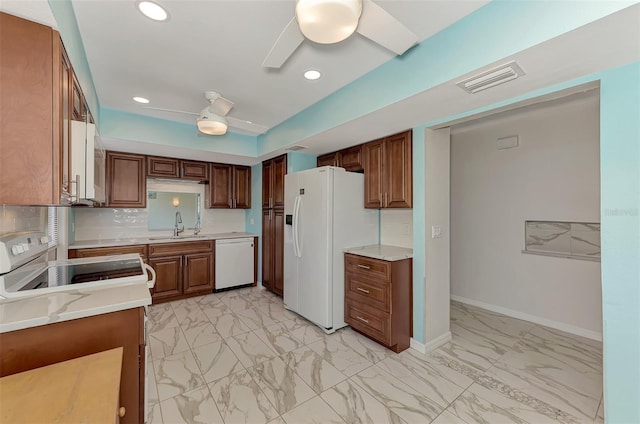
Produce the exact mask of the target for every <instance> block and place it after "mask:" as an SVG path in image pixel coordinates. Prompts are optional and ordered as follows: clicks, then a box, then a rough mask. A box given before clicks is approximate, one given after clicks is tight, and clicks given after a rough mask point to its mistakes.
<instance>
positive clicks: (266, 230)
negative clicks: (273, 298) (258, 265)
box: [262, 209, 274, 290]
mask: <svg viewBox="0 0 640 424" xmlns="http://www.w3.org/2000/svg"><path fill="white" fill-rule="evenodd" d="M272 218H273V209H263V210H262V285H263V286H264V287H265V288H266V289H269V290H272V287H273V283H272V280H273V256H274V252H273V230H272V227H273V225H272V222H273V220H272Z"/></svg>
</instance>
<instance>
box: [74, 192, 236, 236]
mask: <svg viewBox="0 0 640 424" xmlns="http://www.w3.org/2000/svg"><path fill="white" fill-rule="evenodd" d="M204 187H205V186H204V185H202V184H196V183H191V182H183V183H181V182H175V183H173V182H172V183H168V182H158V181H155V180H147V189H148V190H152V191H153V190H156V191H174V192H184V191H188V192H199V193H200V194H201V196H200V198H201V199H202V201H203V202H204ZM74 215H75V220H74V227H75V229H74V233H75V238H74V239H75V241H82V240H111V239H118V240H126V239H131V238H138V237H140V238H142V237H149V236H151V237H153V236H163V235H170V234H171V233H172V231H171V230H156V231H149V229H148V212H147V209H143V208H140V209H137V208H108V209H107V208H75V209H74ZM245 215H246V213H245V210H244V209H230V210H227V209H206V208H202V214H201V223H202V232H201V233H202V234H212V233H226V232H231V231H245V227H246V224H245ZM190 231H191V230H186V231H185V232H186V233H189V232H190Z"/></svg>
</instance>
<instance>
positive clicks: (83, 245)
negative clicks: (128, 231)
mask: <svg viewBox="0 0 640 424" xmlns="http://www.w3.org/2000/svg"><path fill="white" fill-rule="evenodd" d="M257 236H258V235H257V234H252V233H245V232H230V233H215V234H199V235H198V236H190V235H188V234H187V235H181V236H180V237H177V238H173V237H171V236H154V237H138V238H122V239H100V240H79V241H76V242H74V243H73V244H71V245H70V246H69V249H91V248H94V247H112V246H133V245H136V244H155V243H176V242H181V241H182V242H188V241H198V240H222V239H232V238H242V237H257Z"/></svg>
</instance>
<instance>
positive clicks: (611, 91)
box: [600, 62, 640, 423]
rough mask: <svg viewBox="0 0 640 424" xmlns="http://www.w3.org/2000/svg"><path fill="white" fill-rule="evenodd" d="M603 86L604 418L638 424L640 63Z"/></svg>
mask: <svg viewBox="0 0 640 424" xmlns="http://www.w3.org/2000/svg"><path fill="white" fill-rule="evenodd" d="M600 81H601V86H600V181H601V200H600V201H601V208H602V209H601V220H602V227H601V238H602V303H603V307H602V309H603V310H602V316H603V320H604V322H603V328H604V387H605V393H604V395H605V400H606V406H605V414H606V416H605V418H606V422H610V423H640V402H639V401H640V217H639V212H638V211H639V210H640V62H637V63H635V64H631V65H627V66H624V67H621V68H618V69H613V70H611V71H609V72H605V73H603V74H602V75H601V78H600Z"/></svg>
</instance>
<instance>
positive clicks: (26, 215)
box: [0, 206, 48, 235]
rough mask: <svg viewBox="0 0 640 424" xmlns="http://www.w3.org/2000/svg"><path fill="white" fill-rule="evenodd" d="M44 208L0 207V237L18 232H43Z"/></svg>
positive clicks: (44, 226) (46, 209) (45, 225)
mask: <svg viewBox="0 0 640 424" xmlns="http://www.w3.org/2000/svg"><path fill="white" fill-rule="evenodd" d="M47 211H48V208H47V207H46V206H0V235H3V234H8V233H16V232H19V231H45V230H46V228H47Z"/></svg>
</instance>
